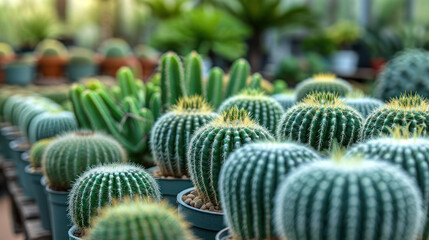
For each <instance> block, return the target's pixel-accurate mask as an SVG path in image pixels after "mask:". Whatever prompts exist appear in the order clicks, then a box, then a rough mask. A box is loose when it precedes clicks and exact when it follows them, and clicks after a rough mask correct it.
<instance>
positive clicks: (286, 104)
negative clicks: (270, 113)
mask: <svg viewBox="0 0 429 240" xmlns="http://www.w3.org/2000/svg"><path fill="white" fill-rule="evenodd" d="M271 98H272V99H274V100H276V101H277V102H278V103H279V104H280V106H282V108H283V110H284V111H287V110H288V109H289V108H291V107H293V106H294V105H295V103H296V97H295V95H293V94H283V93H279V94H275V95H273V96H271Z"/></svg>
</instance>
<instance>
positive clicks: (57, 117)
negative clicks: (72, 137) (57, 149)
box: [28, 111, 77, 143]
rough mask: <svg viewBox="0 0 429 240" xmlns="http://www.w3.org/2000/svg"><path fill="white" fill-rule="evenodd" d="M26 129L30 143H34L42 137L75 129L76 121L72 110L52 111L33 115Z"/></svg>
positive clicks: (49, 136)
mask: <svg viewBox="0 0 429 240" xmlns="http://www.w3.org/2000/svg"><path fill="white" fill-rule="evenodd" d="M28 129H29V130H28V138H29V140H30V142H31V143H35V142H37V141H39V140H41V139H44V138H51V137H55V136H56V135H58V134H61V133H65V132H69V131H73V130H76V129H77V122H76V118H75V117H74V114H73V113H72V112H67V111H53V112H46V113H42V114H39V115H37V116H36V117H34V118H33V119H32V120H31V123H30V126H29V128H28Z"/></svg>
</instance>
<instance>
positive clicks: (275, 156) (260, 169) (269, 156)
mask: <svg viewBox="0 0 429 240" xmlns="http://www.w3.org/2000/svg"><path fill="white" fill-rule="evenodd" d="M318 160H320V158H319V156H318V155H317V153H316V152H315V151H314V150H312V149H309V148H307V147H305V146H302V145H299V144H295V143H267V142H259V143H250V144H247V145H245V146H243V147H241V148H239V149H237V150H236V151H234V152H233V153H231V154H230V155H229V157H228V160H227V161H226V162H225V164H224V166H223V167H222V170H221V173H220V180H219V192H220V198H221V203H222V209H223V211H224V212H225V216H226V220H227V223H228V226H229V227H231V230H232V235H233V236H234V238H235V239H273V238H275V236H276V234H275V232H274V222H273V219H272V216H273V215H274V201H273V198H274V195H275V192H276V190H277V186H278V185H279V184H280V182H281V181H282V180H283V179H284V178H285V177H286V175H287V174H289V173H290V172H293V171H294V170H295V169H296V168H298V167H299V166H302V165H305V164H307V163H310V162H314V161H318Z"/></svg>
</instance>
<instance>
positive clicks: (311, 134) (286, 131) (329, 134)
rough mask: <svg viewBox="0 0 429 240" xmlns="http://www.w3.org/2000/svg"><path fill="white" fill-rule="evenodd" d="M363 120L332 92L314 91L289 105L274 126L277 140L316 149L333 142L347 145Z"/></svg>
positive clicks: (325, 146) (319, 149) (355, 138)
mask: <svg viewBox="0 0 429 240" xmlns="http://www.w3.org/2000/svg"><path fill="white" fill-rule="evenodd" d="M362 122H363V119H362V117H361V115H360V114H359V113H358V112H357V111H356V110H355V109H353V108H352V107H349V106H347V105H346V104H345V103H344V102H343V101H342V100H340V99H339V98H338V97H337V95H335V94H333V93H326V92H324V93H319V92H317V93H313V94H311V95H309V96H307V97H306V98H305V99H304V100H303V101H302V102H301V103H299V104H298V105H296V106H294V107H292V108H290V109H289V110H288V111H287V112H286V113H285V114H284V115H283V116H282V118H281V120H280V122H279V124H278V127H277V137H278V138H279V139H280V140H290V141H297V142H301V143H306V144H308V145H310V146H311V147H313V148H315V149H316V150H318V151H323V150H329V149H331V148H332V146H333V144H334V142H337V143H338V144H339V146H341V147H348V146H350V145H351V144H353V143H355V142H357V141H358V140H359V139H360V131H361V128H362Z"/></svg>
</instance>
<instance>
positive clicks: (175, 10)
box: [141, 0, 190, 20]
mask: <svg viewBox="0 0 429 240" xmlns="http://www.w3.org/2000/svg"><path fill="white" fill-rule="evenodd" d="M141 2H143V3H145V4H146V5H147V6H149V8H150V10H151V12H152V14H153V15H155V16H156V17H157V18H159V19H163V20H166V19H170V18H174V17H177V16H180V15H182V14H185V11H186V10H187V8H188V7H189V5H190V4H189V3H190V1H189V0H174V1H170V0H141Z"/></svg>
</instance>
